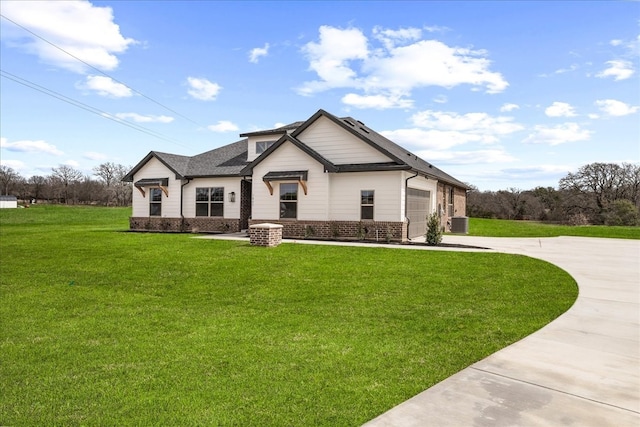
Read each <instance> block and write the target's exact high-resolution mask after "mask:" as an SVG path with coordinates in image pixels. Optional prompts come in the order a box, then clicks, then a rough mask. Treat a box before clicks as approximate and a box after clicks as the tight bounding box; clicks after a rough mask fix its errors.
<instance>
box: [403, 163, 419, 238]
mask: <svg viewBox="0 0 640 427" xmlns="http://www.w3.org/2000/svg"><path fill="white" fill-rule="evenodd" d="M416 176H418V172H416V173H415V175H413V176H410V177H409V178H407V179H405V180H404V218H405V219H406V220H407V240H409V225H410V224H411V220H410V219H409V216H408V215H407V209H408V208H409V196H408V193H409V180H410V179H413V178H415V177H416Z"/></svg>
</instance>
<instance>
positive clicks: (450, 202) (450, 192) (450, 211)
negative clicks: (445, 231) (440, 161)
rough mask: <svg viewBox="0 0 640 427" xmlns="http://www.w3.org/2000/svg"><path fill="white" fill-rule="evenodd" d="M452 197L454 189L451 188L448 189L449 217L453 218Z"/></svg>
mask: <svg viewBox="0 0 640 427" xmlns="http://www.w3.org/2000/svg"><path fill="white" fill-rule="evenodd" d="M453 195H454V189H453V187H449V206H448V208H449V212H448V213H449V216H453Z"/></svg>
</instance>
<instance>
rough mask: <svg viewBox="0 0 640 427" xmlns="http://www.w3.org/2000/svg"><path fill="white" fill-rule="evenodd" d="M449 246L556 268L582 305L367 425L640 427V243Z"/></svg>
mask: <svg viewBox="0 0 640 427" xmlns="http://www.w3.org/2000/svg"><path fill="white" fill-rule="evenodd" d="M444 242H446V243H460V244H467V245H474V246H482V247H488V248H492V249H493V250H496V251H499V252H506V253H514V254H523V255H528V256H531V257H534V258H539V259H542V260H545V261H548V262H551V263H553V264H555V265H557V266H559V267H560V268H562V269H564V270H566V271H567V272H569V274H571V276H573V278H574V279H575V280H576V281H577V283H578V286H579V296H578V299H577V301H576V303H575V304H574V305H573V307H571V308H570V309H569V310H568V311H567V312H566V313H564V314H563V315H562V316H560V317H559V318H558V319H556V320H555V321H553V322H552V323H550V324H549V325H547V326H546V327H544V328H542V329H541V330H539V331H537V332H535V333H534V334H532V335H530V336H528V337H526V338H525V339H523V340H521V341H519V342H517V343H515V344H512V345H511V346H509V347H507V348H505V349H503V350H501V351H498V352H497V353H494V354H493V355H491V356H489V357H487V358H486V359H483V360H481V361H479V362H477V363H474V364H473V365H471V366H470V367H468V368H466V369H464V370H462V371H460V372H459V373H457V374H455V375H453V376H452V377H449V378H448V379H446V380H444V381H442V382H440V383H439V384H436V385H435V386H433V387H431V388H429V389H427V390H426V391H424V392H422V393H420V394H418V395H417V396H415V397H413V398H411V399H410V400H408V401H406V402H404V403H402V404H400V405H398V406H396V407H395V408H393V409H391V410H389V411H388V412H386V413H384V414H382V415H380V416H379V417H377V418H375V419H374V420H372V421H370V422H368V423H367V424H365V426H366V427H382V426H398V427H400V426H402V427H409V426H455V427H460V426H594V427H603V426H615V427H621V426H630V427H638V426H640V298H639V287H640V241H638V240H618V239H593V238H579V237H558V238H542V239H537V238H535V239H511V238H478V237H469V236H450V235H447V236H445V240H444ZM532 304H535V301H532Z"/></svg>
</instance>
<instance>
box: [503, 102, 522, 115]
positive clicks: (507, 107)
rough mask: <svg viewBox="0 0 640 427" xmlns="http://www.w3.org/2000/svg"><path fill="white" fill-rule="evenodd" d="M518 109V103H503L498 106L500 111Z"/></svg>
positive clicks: (506, 111)
mask: <svg viewBox="0 0 640 427" xmlns="http://www.w3.org/2000/svg"><path fill="white" fill-rule="evenodd" d="M519 109H520V106H519V105H518V104H503V105H502V107H500V112H502V113H508V112H510V111H513V110H519Z"/></svg>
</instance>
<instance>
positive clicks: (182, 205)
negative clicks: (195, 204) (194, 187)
mask: <svg viewBox="0 0 640 427" xmlns="http://www.w3.org/2000/svg"><path fill="white" fill-rule="evenodd" d="M185 179H186V180H187V182H185V183H184V184H181V185H180V229H184V214H183V212H182V209H183V207H184V186H185V185H187V184H189V183H190V182H191V179H189V178H185Z"/></svg>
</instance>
